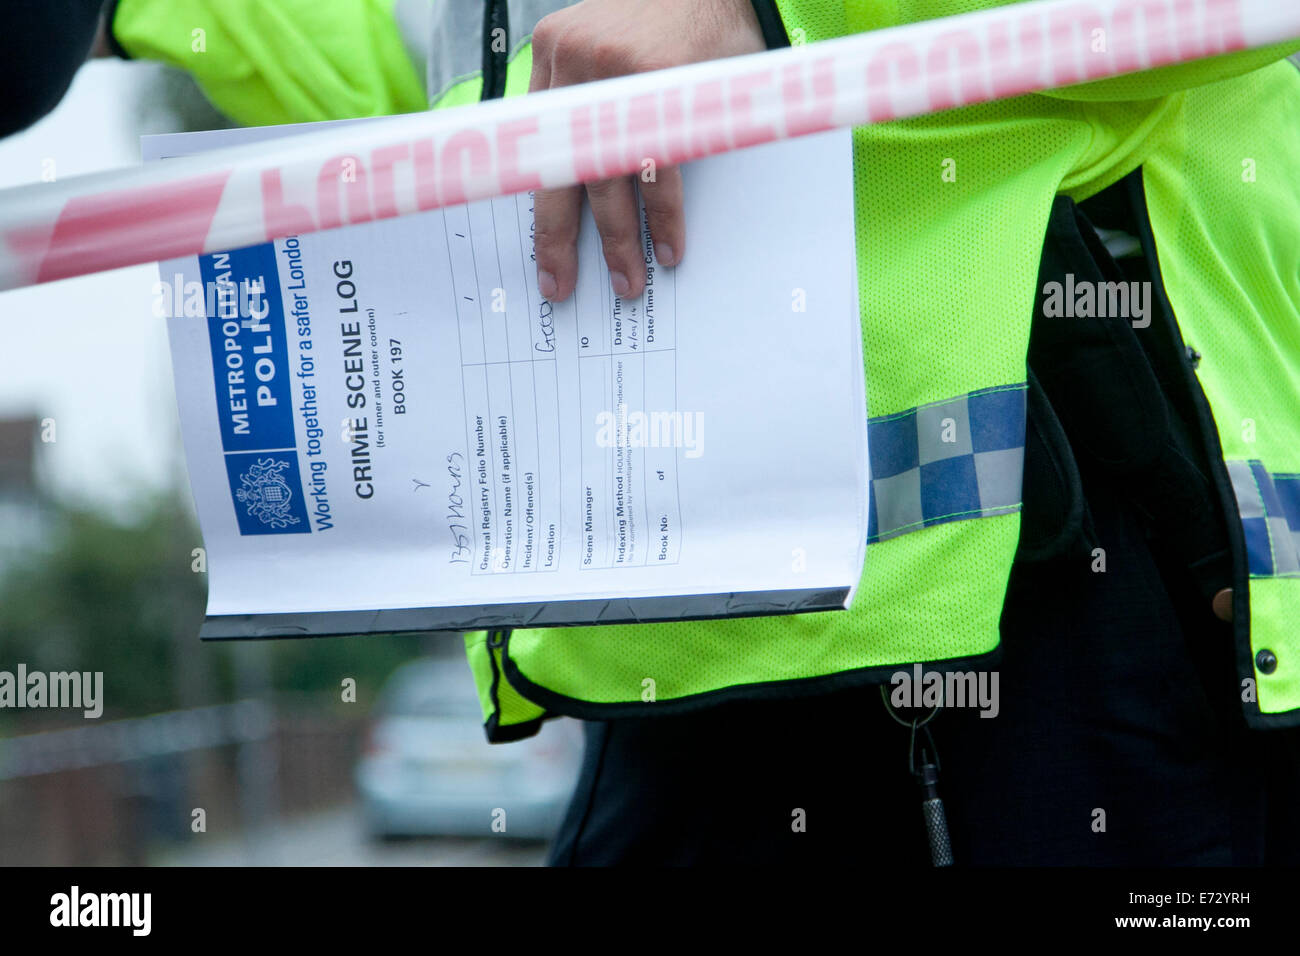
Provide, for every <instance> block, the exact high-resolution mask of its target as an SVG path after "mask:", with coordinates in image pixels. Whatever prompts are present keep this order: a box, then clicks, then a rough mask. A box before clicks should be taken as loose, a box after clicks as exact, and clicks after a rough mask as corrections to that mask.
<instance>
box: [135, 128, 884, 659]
mask: <svg viewBox="0 0 1300 956" xmlns="http://www.w3.org/2000/svg"><path fill="white" fill-rule="evenodd" d="M306 128H310V127H298V128H291V129H288V130H286V129H285V128H279V129H263V130H234V131H221V132H213V133H198V134H180V135H173V136H161V137H149V138H147V139H146V142H145V153H146V158H147V159H164V158H167V157H170V156H178V155H184V154H186V153H190V152H197V151H202V150H205V149H210V148H214V147H216V146H219V145H226V144H229V143H230V142H234V141H245V142H246V141H250V140H253V139H255V138H257V137H259V136H267V137H269V136H274V135H285V134H286V132H288V133H289V134H292V133H293V132H294V130H295V129H306ZM851 159H852V157H851V146H850V140H849V135H848V133H847V132H844V131H835V132H831V133H826V134H822V135H818V136H813V137H806V138H803V139H801V140H797V141H792V142H789V143H782V144H776V145H773V146H765V147H760V148H756V149H751V150H746V151H742V152H737V153H730V154H726V155H721V156H718V157H714V158H710V159H707V160H702V161H699V162H697V163H694V164H691V165H689V166H687V167H686V168H685V169H684V178H685V189H686V230H687V241H688V251H687V253H686V255H685V257H684V260H683V262H682V264H681V265H679V266H678V267H676V268H672V269H665V268H662V267H660V266H659V265H658V263H657V262H656V261H655V259H654V253H653V248H652V245H651V242H650V240H649V236H648V235H647V234H646V233H645V229H644V223H643V247H644V249H645V270H646V285H645V291H644V292H643V293H642V295H640V296H639V297H637V298H635V299H626V300H624V299H620V298H618V297H616V296H614V295H613V293H612V291H611V289H610V285H609V276H608V272H607V270H606V268H605V265H604V261H603V258H602V256H601V252H600V243H599V237H598V235H597V233H596V230H595V226H594V223H593V222H592V220H591V216H590V212H589V211H588V210H584V222H583V228H582V232H581V236H580V241H579V257H580V264H579V281H578V288H577V290H576V292H575V294H574V295H573V296H572V297H570V299H569V300H568V301H566V302H563V303H556V304H552V303H550V302H548V301H546V300H545V299H543V298H542V297H541V295H540V294H539V292H538V289H537V280H536V266H535V263H534V261H533V256H532V233H533V228H534V224H533V212H532V197H531V195H530V194H528V193H522V194H518V195H514V196H507V197H501V198H497V199H494V200H490V201H483V202H477V203H472V204H470V205H467V206H456V207H449V208H446V209H439V210H433V211H430V212H427V213H421V214H417V215H414V216H408V217H403V218H399V219H391V220H386V221H382V222H377V223H372V222H360V223H359V224H354V225H347V226H344V227H342V228H339V229H334V230H330V231H327V232H320V233H313V234H309V235H302V236H296V237H289V238H287V239H282V240H277V241H275V242H273V243H266V244H264V245H260V246H252V247H247V248H244V249H239V250H233V251H231V252H229V253H220V254H205V255H203V256H201V257H190V258H185V259H177V260H172V261H170V262H166V263H162V264H160V276H161V281H160V285H159V288H158V289H157V290H156V291H157V292H158V298H160V299H164V300H165V301H166V305H165V306H164V308H165V314H167V315H169V318H168V323H169V336H170V340H171V348H172V358H173V365H174V371H175V377H176V387H177V398H178V402H179V406H180V417H181V422H182V432H183V437H184V442H185V448H186V456H187V460H188V464H189V470H190V479H191V485H192V488H193V492H194V498H195V503H196V507H197V511H198V515H199V520H200V523H201V526H202V531H203V536H204V543H205V547H206V549H207V564H208V573H209V598H208V621H207V622H206V624H205V625H204V629H203V635H204V636H205V637H253V636H283V635H292V634H329V633H358V632H381V631H382V632H389V631H400V630H464V629H472V628H480V627H492V626H524V625H531V626H539V625H551V624H555V625H560V624H589V623H598V622H625V621H635V620H660V619H675V618H684V617H711V616H723V615H732V614H753V613H783V612H791V611H802V610H828V609H833V608H842V607H844V606H846V603H847V601H848V599H849V596H850V594H851V592H852V589H853V588H854V586H855V585H856V583H857V581H858V578H859V576H860V573H861V567H862V559H863V551H864V547H865V544H864V543H865V534H866V520H865V514H866V502H865V489H866V486H867V479H866V409H865V402H864V397H863V396H864V389H863V382H862V359H861V344H860V335H859V328H858V307H857V293H856V288H857V285H856V274H855V268H854V258H853V255H854V238H853V199H852V169H851ZM343 168H344V169H346V167H343ZM366 172H367V171H366V170H364V169H361V170H354V173H355V174H356V176H355V178H353V179H350V180H349V179H348V178H347V177H346V175H345V176H343V177H342V180H343V181H342V182H341V183H338V184H335V183H333V182H324V181H322V185H321V188H322V189H330V190H334V189H337V190H338V208H339V210H340V215H341V216H346V217H348V218H350V219H352V220H354V221H355V220H358V219H364V218H366V217H365V209H366V203H367V202H369V201H370V196H371V193H370V192H369V190H371V189H377V188H378V187H377V181H375V182H368V181H367V179H366ZM402 174H403V170H401V169H400V168H397V169H395V170H394V172H393V175H399V176H400V175H402ZM358 183H359V184H360V185H358ZM291 201H292V197H286V202H291ZM376 201H378V200H376ZM219 224H220V212H218V220H217V224H216V226H217V227H219Z"/></svg>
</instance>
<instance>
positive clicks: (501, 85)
mask: <svg viewBox="0 0 1300 956" xmlns="http://www.w3.org/2000/svg"><path fill="white" fill-rule="evenodd" d="M497 31H500V33H499V37H500V39H499V41H497V42H496V43H495V45H496V47H498V49H495V50H494V49H493V45H494V41H496V40H497V37H498V32H497ZM509 65H510V11H509V6H508V4H507V0H487V3H486V6H485V7H484V9H483V95H482V96H481V97H479V98H480V99H481V100H496V99H500V98H501V97H503V96H505V95H506V69H507V68H508V67H509Z"/></svg>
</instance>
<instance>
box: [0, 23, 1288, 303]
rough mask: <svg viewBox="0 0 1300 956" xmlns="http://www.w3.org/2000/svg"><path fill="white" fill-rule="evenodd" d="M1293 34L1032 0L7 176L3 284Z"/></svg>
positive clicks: (546, 184)
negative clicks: (17, 181)
mask: <svg viewBox="0 0 1300 956" xmlns="http://www.w3.org/2000/svg"><path fill="white" fill-rule="evenodd" d="M1296 37H1300V0H1038V2H1032V3H1019V4H1012V5H1010V6H1003V7H998V8H995V9H992V10H985V11H979V12H975V13H968V14H963V15H960V16H955V17H948V18H944V19H940V20H929V21H925V22H922V23H916V24H910V25H907V26H901V27H893V28H890V29H887V30H877V31H872V32H869V33H861V34H855V35H853V36H848V37H842V38H839V39H835V40H827V41H824V42H819V43H814V44H808V45H800V46H795V47H791V48H789V49H782V50H773V51H769V52H765V53H756V54H752V55H749V56H742V57H733V58H730V59H725V60H710V61H707V62H704V63H696V64H691V65H688V66H681V67H674V68H672V69H668V70H660V71H657V72H653V73H640V74H634V75H631V76H625V77H619V78H616V79H610V80H602V81H600V82H596V83H586V84H582V85H580V86H573V87H566V88H563V89H557V90H549V91H546V92H540V93H535V94H530V95H529V96H524V97H512V98H510V99H503V100H493V101H491V102H487V103H482V104H476V105H475V106H473V107H472V108H470V107H459V108H456V109H448V110H433V111H430V112H426V113H413V114H407V115H404V116H396V117H389V118H385V119H379V120H374V121H371V122H367V123H362V124H355V125H349V126H347V127H344V128H337V127H336V128H331V129H322V130H320V131H314V132H311V133H306V134H302V135H298V136H293V137H287V138H285V139H284V140H280V141H276V142H274V143H270V144H265V143H264V144H256V145H250V146H239V147H232V148H227V149H222V150H217V151H213V152H210V153H205V154H202V155H198V156H189V157H183V158H178V159H174V160H169V161H167V162H165V163H157V164H151V165H149V166H143V167H134V168H129V169H125V170H120V171H112V172H107V173H100V174H96V175H91V176H82V177H77V178H72V179H67V180H64V181H61V182H54V183H40V184H34V185H30V186H21V187H16V188H13V189H8V190H4V191H0V290H2V289H9V288H16V287H19V286H24V285H32V284H35V283H38V282H48V281H51V280H54V279H62V278H66V277H69V276H75V275H83V274H86V273H91V272H98V271H102V270H105V269H113V268H117V267H120V266H127V265H134V264H137V263H144V262H152V261H154V260H159V259H168V258H172V257H177V256H186V255H197V254H200V253H204V252H218V251H222V250H226V249H234V248H240V247H243V246H248V245H253V244H256V243H261V242H266V241H268V240H271V239H279V238H282V237H284V236H290V235H300V234H303V233H309V232H314V231H316V230H321V229H331V228H336V227H339V226H343V225H349V224H354V223H361V222H370V221H373V220H376V219H386V218H389V217H392V216H402V215H407V214H410V213H415V212H422V211H426V210H430V209H436V208H439V207H442V206H454V205H458V204H461V203H465V202H470V201H473V200H477V199H488V198H491V197H494V196H501V195H507V194H510V193H516V192H526V191H528V190H533V189H540V188H550V187H556V186H567V185H570V184H573V183H578V182H591V181H594V180H599V179H607V178H611V177H614V176H621V175H631V174H634V173H639V172H641V171H642V170H643V169H645V168H646V167H647V165H648V164H650V163H653V164H655V165H659V166H663V165H672V164H676V163H681V162H686V161H688V160H692V159H697V158H700V157H702V156H709V155H712V154H714V153H719V152H724V151H727V150H732V149H742V148H744V147H747V146H756V145H758V144H761V143H767V142H771V141H774V140H779V139H785V138H788V137H793V136H803V135H806V134H809V133H815V132H819V131H821V130H826V129H832V128H835V127H841V126H857V125H863V124H869V123H880V122H886V121H888V120H893V119H899V118H904V117H909V116H918V115H922V114H926V113H935V112H939V111H941V110H946V109H951V108H953V107H956V106H962V105H967V104H971V103H979V102H986V101H989V100H997V99H1005V98H1009V97H1013V96H1019V95H1022V94H1025V93H1031V92H1036V91H1040V90H1047V89H1054V88H1059V87H1064V86H1073V85H1076V84H1078V83H1084V82H1088V81H1090V80H1099V79H1103V78H1106V77H1112V76H1119V75H1122V74H1126V73H1134V72H1138V71H1141V70H1146V69H1152V68H1155V67H1159V66H1165V65H1169V64H1173V63H1180V62H1186V61H1189V60H1196V59H1201V58H1204V57H1208V56H1215V55H1218V54H1223V53H1231V52H1236V51H1241V50H1247V49H1254V48H1258V47H1262V46H1268V45H1270V44H1273V43H1280V42H1283V41H1286V40H1290V39H1293V38H1296Z"/></svg>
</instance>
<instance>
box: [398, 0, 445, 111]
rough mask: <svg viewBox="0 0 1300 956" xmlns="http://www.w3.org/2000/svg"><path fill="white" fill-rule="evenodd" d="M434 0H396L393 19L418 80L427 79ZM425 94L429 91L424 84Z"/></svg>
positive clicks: (424, 81)
mask: <svg viewBox="0 0 1300 956" xmlns="http://www.w3.org/2000/svg"><path fill="white" fill-rule="evenodd" d="M434 2H435V0H396V2H395V3H394V4H393V19H394V20H395V21H396V22H397V29H398V30H399V31H400V32H401V34H402V45H403V46H405V47H406V55H407V56H409V57H410V58H411V62H412V63H414V64H415V69H416V72H417V73H418V74H419V76H420V82H421V83H425V84H427V83H428V81H429V40H430V39H431V38H432V36H433V5H434ZM424 91H425V94H426V95H427V94H428V92H429V88H428V86H427V85H426V86H425V88H424Z"/></svg>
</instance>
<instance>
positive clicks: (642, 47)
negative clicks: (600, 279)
mask: <svg viewBox="0 0 1300 956" xmlns="http://www.w3.org/2000/svg"><path fill="white" fill-rule="evenodd" d="M762 49H764V44H763V34H762V32H761V31H760V30H759V27H758V21H757V19H756V18H755V16H754V8H753V6H752V4H751V2H750V0H583V2H582V3H578V4H575V5H574V6H571V7H567V8H565V9H563V10H560V11H558V12H556V13H552V14H551V15H550V16H548V17H545V18H544V19H543V20H542V21H541V22H540V23H538V24H537V28H536V29H535V30H534V31H533V75H532V80H531V81H530V83H529V85H528V88H529V90H546V89H550V88H552V87H556V86H572V85H574V84H576V83H586V82H588V81H591V80H601V79H607V78H608V77H612V76H622V75H624V74H627V73H644V72H646V71H649V70H661V69H664V68H666V67H670V66H680V65H681V64H683V63H694V62H696V61H699V60H714V59H719V58H721V57H726V56H735V55H737V54H740V53H756V52H758V51H760V50H762ZM633 182H634V180H633V178H632V177H628V178H625V179H607V180H604V181H603V182H598V183H588V184H587V185H586V187H585V188H586V190H587V196H588V198H589V199H590V201H591V211H592V213H593V215H594V216H595V219H596V228H597V230H598V231H599V233H600V240H601V246H602V248H603V249H604V253H605V262H606V263H607V264H608V265H609V272H610V284H611V285H612V286H613V288H614V294H615V295H618V296H636V295H640V294H641V287H642V286H643V285H644V284H645V268H644V258H643V256H642V252H641V241H640V239H641V226H640V214H639V211H638V208H637V200H636V189H635V186H634V185H633ZM583 188H584V187H582V186H570V187H568V188H565V189H545V190H541V191H539V192H538V193H537V196H536V201H535V203H534V214H535V219H536V224H537V231H536V236H535V242H536V249H537V284H538V286H539V288H540V290H541V293H542V295H544V296H545V297H546V298H548V299H551V300H552V301H556V302H559V301H562V300H564V299H567V298H568V297H569V295H570V294H571V293H572V292H573V287H574V286H575V285H576V284H577V281H578V247H577V241H578V222H579V215H580V213H581V210H582V189H583ZM641 195H642V197H643V198H644V200H645V207H646V219H647V221H648V222H649V225H650V235H651V236H652V238H653V239H654V248H655V257H656V258H657V259H658V260H659V263H660V264H661V265H664V266H674V265H676V264H677V263H679V262H680V261H681V259H682V253H683V252H684V251H685V248H686V233H685V227H684V223H683V221H682V177H681V172H680V171H679V170H678V169H677V167H675V166H673V167H669V168H667V169H663V168H661V169H658V170H656V171H655V181H654V182H643V183H642V184H641Z"/></svg>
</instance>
